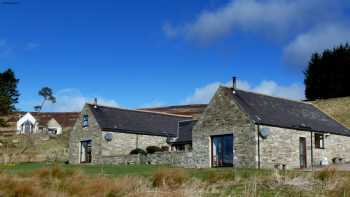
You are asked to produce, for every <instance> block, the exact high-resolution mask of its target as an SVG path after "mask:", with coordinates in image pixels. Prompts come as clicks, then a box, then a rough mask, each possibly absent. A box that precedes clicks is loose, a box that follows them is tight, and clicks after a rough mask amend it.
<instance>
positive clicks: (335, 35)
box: [284, 24, 350, 67]
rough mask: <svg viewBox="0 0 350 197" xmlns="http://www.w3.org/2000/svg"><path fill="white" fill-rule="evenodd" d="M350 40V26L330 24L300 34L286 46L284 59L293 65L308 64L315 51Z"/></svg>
mask: <svg viewBox="0 0 350 197" xmlns="http://www.w3.org/2000/svg"><path fill="white" fill-rule="evenodd" d="M345 42H350V27H349V26H348V25H344V24H328V25H323V26H319V27H316V28H314V29H312V30H311V31H309V32H306V33H304V34H300V35H299V36H297V37H296V38H295V39H294V40H293V41H292V42H291V43H289V44H288V46H286V47H285V48H284V61H285V62H286V63H287V64H289V65H293V66H304V67H305V66H307V64H308V61H309V60H310V57H311V55H312V54H313V53H315V52H322V51H323V50H325V49H328V48H333V47H336V46H337V45H340V44H344V43H345Z"/></svg>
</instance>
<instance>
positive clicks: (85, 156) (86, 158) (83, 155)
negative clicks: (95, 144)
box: [80, 140, 91, 163]
mask: <svg viewBox="0 0 350 197" xmlns="http://www.w3.org/2000/svg"><path fill="white" fill-rule="evenodd" d="M80 144H81V145H80V163H91V140H86V141H81V142H80Z"/></svg>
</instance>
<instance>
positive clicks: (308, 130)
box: [255, 122, 350, 137]
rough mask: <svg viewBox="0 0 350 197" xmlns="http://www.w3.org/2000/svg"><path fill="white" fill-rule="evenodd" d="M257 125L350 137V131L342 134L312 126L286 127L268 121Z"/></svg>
mask: <svg viewBox="0 0 350 197" xmlns="http://www.w3.org/2000/svg"><path fill="white" fill-rule="evenodd" d="M255 125H263V126H269V127H278V128H283V129H293V130H298V131H306V132H317V133H330V134H333V135H341V136H346V137H350V133H349V134H348V135H345V134H340V133H334V132H332V131H318V130H314V129H312V128H310V129H307V128H294V127H286V126H280V125H273V124H266V123H257V122H255Z"/></svg>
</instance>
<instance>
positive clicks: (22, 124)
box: [17, 112, 38, 134]
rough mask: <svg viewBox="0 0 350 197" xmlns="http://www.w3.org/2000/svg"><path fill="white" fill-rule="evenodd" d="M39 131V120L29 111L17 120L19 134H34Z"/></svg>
mask: <svg viewBox="0 0 350 197" xmlns="http://www.w3.org/2000/svg"><path fill="white" fill-rule="evenodd" d="M37 131H38V122H37V120H36V119H35V118H34V116H32V114H30V113H29V112H28V113H26V114H25V115H24V116H23V117H21V118H20V119H19V120H18V121H17V134H33V133H37Z"/></svg>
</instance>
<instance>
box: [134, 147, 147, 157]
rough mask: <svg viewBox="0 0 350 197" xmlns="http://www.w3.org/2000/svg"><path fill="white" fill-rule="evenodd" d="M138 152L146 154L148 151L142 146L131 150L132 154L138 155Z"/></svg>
mask: <svg viewBox="0 0 350 197" xmlns="http://www.w3.org/2000/svg"><path fill="white" fill-rule="evenodd" d="M137 154H142V155H145V154H146V151H144V150H143V149H141V148H136V149H134V150H132V151H130V155H137Z"/></svg>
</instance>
